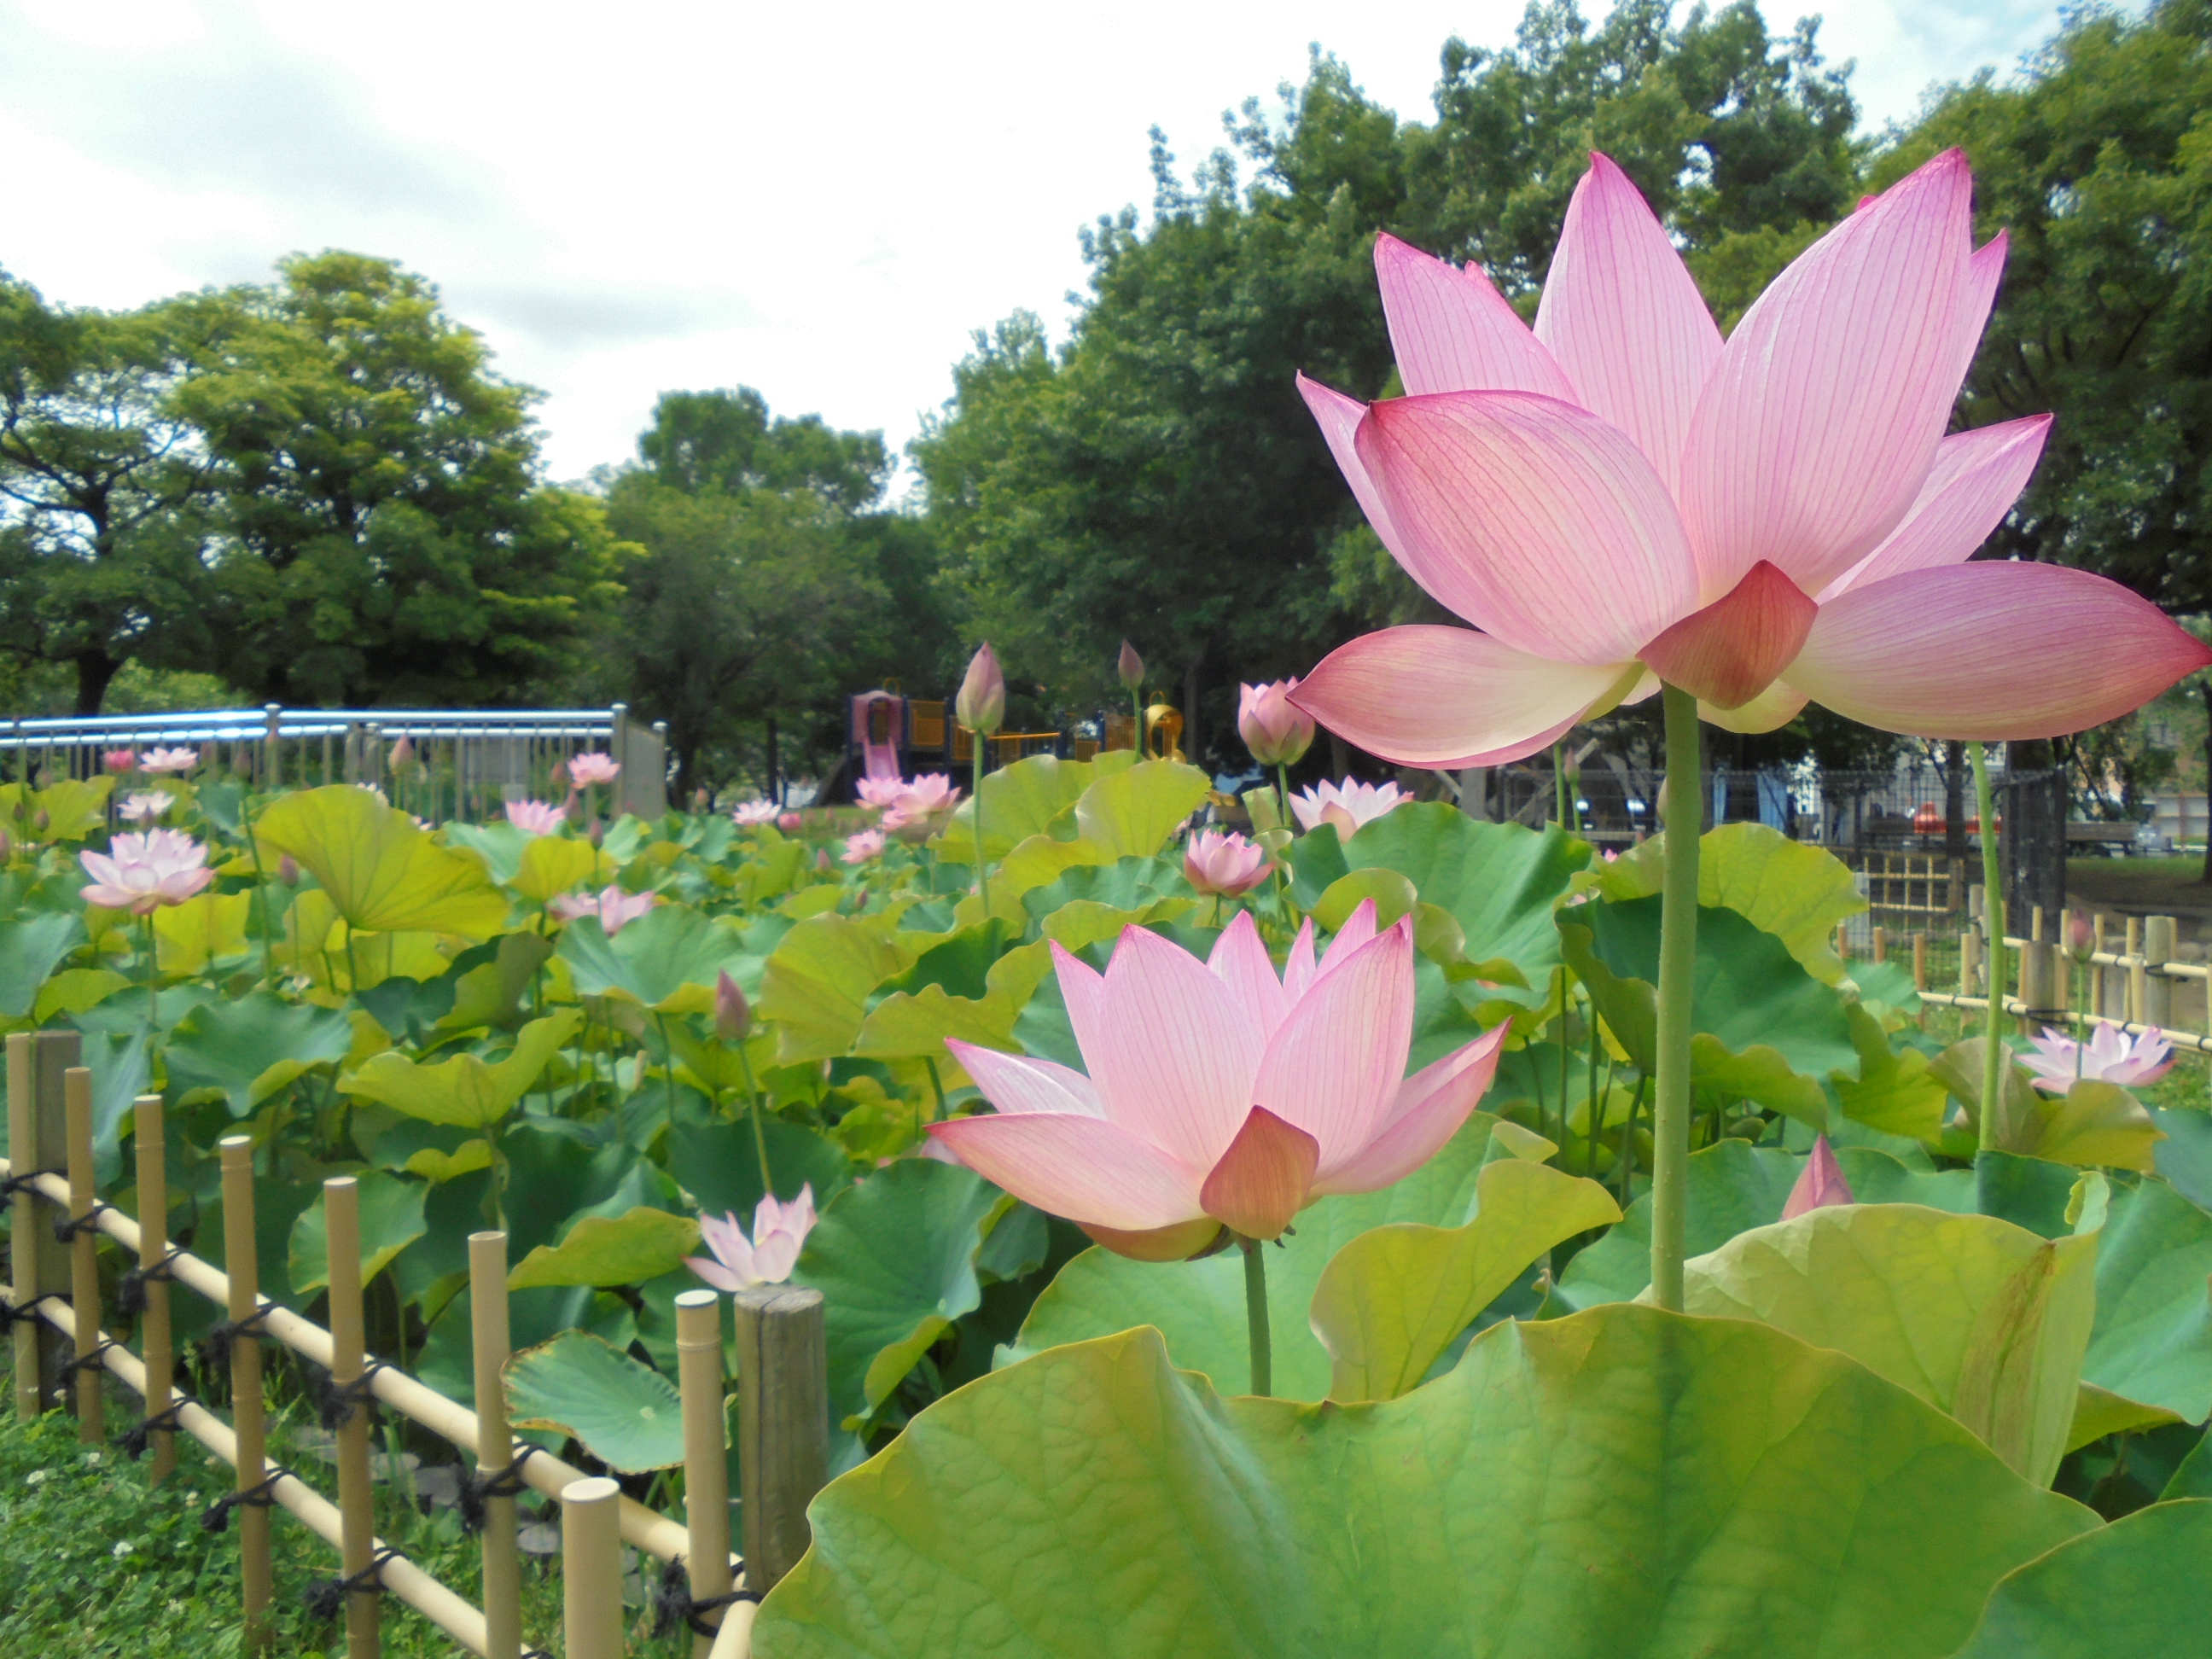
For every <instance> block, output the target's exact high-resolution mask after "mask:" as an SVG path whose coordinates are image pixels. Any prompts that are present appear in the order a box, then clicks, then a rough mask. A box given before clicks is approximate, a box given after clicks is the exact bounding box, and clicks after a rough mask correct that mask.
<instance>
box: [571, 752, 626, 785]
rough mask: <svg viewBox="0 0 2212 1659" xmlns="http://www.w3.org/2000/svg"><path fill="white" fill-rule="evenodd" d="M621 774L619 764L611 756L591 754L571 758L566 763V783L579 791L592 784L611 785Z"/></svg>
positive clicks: (620, 765)
mask: <svg viewBox="0 0 2212 1659" xmlns="http://www.w3.org/2000/svg"><path fill="white" fill-rule="evenodd" d="M621 772H622V764H621V763H620V762H618V761H617V760H616V759H615V757H613V756H611V755H605V754H600V753H597V752H593V753H592V754H588V755H575V756H572V757H570V758H569V761H568V781H569V782H571V783H573V784H574V785H575V786H576V787H578V788H579V789H581V788H584V787H587V786H589V785H591V784H594V783H612V782H613V781H615V779H616V778H617V776H619V775H621Z"/></svg>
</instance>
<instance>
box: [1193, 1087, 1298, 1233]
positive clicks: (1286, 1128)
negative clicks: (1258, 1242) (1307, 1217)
mask: <svg viewBox="0 0 2212 1659" xmlns="http://www.w3.org/2000/svg"><path fill="white" fill-rule="evenodd" d="M1319 1158H1320V1147H1319V1146H1318V1144H1317V1143H1316V1140H1315V1139H1314V1137H1313V1136H1312V1135H1310V1134H1309V1133H1306V1132H1305V1131H1304V1129H1301V1128H1300V1127H1298V1126H1297V1125H1296V1124H1295V1123H1286V1122H1285V1121H1283V1120H1282V1119H1281V1118H1279V1117H1278V1116H1276V1115H1275V1114H1274V1113H1273V1112H1271V1111H1269V1110H1268V1109H1267V1108H1266V1107H1264V1106H1255V1107H1254V1108H1253V1109H1251V1111H1250V1112H1249V1113H1248V1114H1246V1115H1245V1119H1244V1122H1243V1126H1242V1127H1239V1128H1238V1130H1237V1134H1236V1137H1235V1139H1232V1140H1231V1141H1230V1143H1229V1145H1228V1146H1227V1147H1226V1148H1225V1149H1224V1151H1223V1152H1222V1154H1221V1157H1220V1158H1219V1159H1218V1161H1217V1162H1216V1163H1215V1164H1214V1166H1213V1168H1212V1170H1209V1171H1207V1173H1206V1184H1205V1185H1204V1186H1203V1187H1201V1188H1200V1189H1199V1202H1200V1203H1201V1204H1203V1205H1205V1206H1206V1214H1208V1215H1210V1216H1212V1217H1214V1218H1216V1219H1218V1220H1220V1221H1222V1222H1225V1223H1226V1224H1227V1225H1229V1226H1230V1227H1231V1228H1232V1229H1234V1230H1235V1231H1237V1232H1239V1233H1241V1234H1243V1236H1244V1237H1247V1238H1261V1239H1266V1238H1277V1237H1281V1235H1282V1231H1283V1229H1284V1228H1285V1227H1287V1226H1289V1225H1291V1220H1292V1219H1293V1218H1295V1217H1296V1216H1297V1212H1299V1211H1300V1210H1302V1209H1304V1207H1305V1205H1306V1200H1307V1197H1308V1195H1309V1194H1310V1193H1311V1191H1312V1189H1313V1173H1314V1167H1315V1164H1316V1163H1317V1162H1318V1160H1319Z"/></svg>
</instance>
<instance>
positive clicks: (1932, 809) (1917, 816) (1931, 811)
mask: <svg viewBox="0 0 2212 1659" xmlns="http://www.w3.org/2000/svg"><path fill="white" fill-rule="evenodd" d="M1942 830H1943V813H1942V809H1941V808H1940V807H1938V806H1937V805H1936V804H1935V803H1934V802H1933V801H1924V802H1923V803H1922V804H1921V806H1920V810H1919V811H1917V812H1915V813H1914V814H1913V815H1912V833H1913V834H1914V835H1916V836H1935V835H1941V834H1942Z"/></svg>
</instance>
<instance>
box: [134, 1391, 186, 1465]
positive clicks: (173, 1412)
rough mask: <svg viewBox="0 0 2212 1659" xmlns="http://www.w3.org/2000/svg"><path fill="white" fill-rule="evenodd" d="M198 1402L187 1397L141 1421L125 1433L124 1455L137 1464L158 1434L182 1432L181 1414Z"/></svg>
mask: <svg viewBox="0 0 2212 1659" xmlns="http://www.w3.org/2000/svg"><path fill="white" fill-rule="evenodd" d="M197 1403H198V1402H197V1401H194V1400H191V1399H190V1398H187V1397H179V1398H178V1399H175V1400H173V1401H170V1402H169V1403H168V1405H167V1406H166V1407H163V1408H162V1409H161V1410H160V1411H158V1412H155V1413H154V1414H153V1415H152V1416H151V1417H148V1418H143V1419H140V1420H139V1421H137V1422H136V1423H133V1424H132V1425H131V1426H130V1427H129V1428H127V1429H125V1430H124V1431H123V1450H124V1455H125V1456H127V1457H129V1458H130V1460H131V1462H134V1463H136V1462H137V1461H138V1460H139V1459H140V1458H142V1457H143V1456H144V1455H146V1447H147V1444H148V1443H149V1441H151V1440H152V1439H153V1437H155V1435H156V1434H163V1433H167V1434H176V1433H179V1431H182V1429H183V1428H184V1423H183V1421H182V1419H181V1413H183V1411H184V1409H185V1407H187V1406H191V1405H196V1404H197Z"/></svg>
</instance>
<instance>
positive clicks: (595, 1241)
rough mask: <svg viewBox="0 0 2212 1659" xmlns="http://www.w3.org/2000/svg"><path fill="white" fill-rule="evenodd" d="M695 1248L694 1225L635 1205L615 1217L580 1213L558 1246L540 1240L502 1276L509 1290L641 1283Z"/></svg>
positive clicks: (669, 1268)
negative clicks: (581, 1215) (535, 1246)
mask: <svg viewBox="0 0 2212 1659" xmlns="http://www.w3.org/2000/svg"><path fill="white" fill-rule="evenodd" d="M698 1250H699V1224H698V1223H697V1222H696V1221H694V1220H693V1219H692V1218H690V1216H685V1215H671V1214H670V1213H669V1212H667V1211H666V1210H658V1209H654V1208H653V1207H651V1206H647V1205H640V1206H637V1207H636V1208H635V1209H632V1210H630V1211H629V1212H626V1213H624V1214H623V1215H619V1216H597V1215H587V1216H583V1217H580V1218H579V1219H578V1220H577V1222H576V1225H574V1226H573V1227H571V1228H569V1229H568V1236H567V1237H564V1238H563V1239H562V1241H561V1242H560V1243H558V1244H540V1245H539V1246H538V1248H537V1249H534V1250H532V1251H531V1253H530V1254H529V1255H526V1256H525V1257H524V1258H523V1259H522V1260H521V1261H520V1262H519V1263H517V1264H516V1265H515V1267H513V1270H512V1271H511V1272H509V1273H508V1274H507V1288H508V1289H509V1290H511V1291H521V1290H528V1289H531V1288H532V1287H533V1286H536V1285H642V1284H643V1283H644V1282H645V1281H646V1280H647V1279H658V1278H659V1277H660V1276H661V1274H663V1273H673V1272H675V1271H676V1269H677V1268H678V1267H682V1266H683V1265H684V1257H685V1256H687V1255H696V1254H698Z"/></svg>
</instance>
